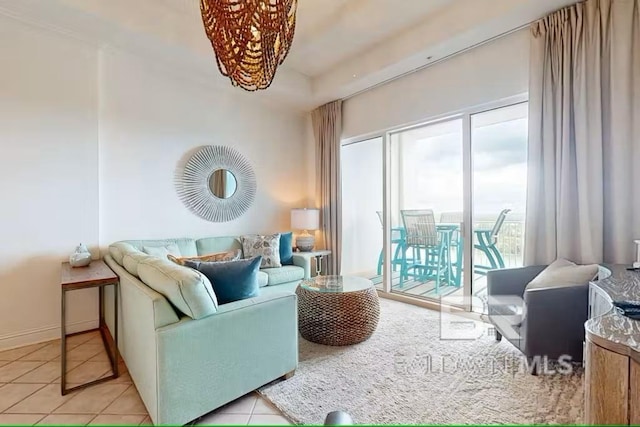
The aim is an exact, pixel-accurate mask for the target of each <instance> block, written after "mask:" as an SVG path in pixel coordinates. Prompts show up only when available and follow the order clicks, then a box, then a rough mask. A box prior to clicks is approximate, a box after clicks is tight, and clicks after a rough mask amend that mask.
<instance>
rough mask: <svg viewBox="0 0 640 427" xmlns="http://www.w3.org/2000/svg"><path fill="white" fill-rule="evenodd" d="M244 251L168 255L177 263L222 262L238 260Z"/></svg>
mask: <svg viewBox="0 0 640 427" xmlns="http://www.w3.org/2000/svg"><path fill="white" fill-rule="evenodd" d="M240 255H242V252H241V251H240V249H235V250H233V251H229V252H218V253H215V254H208V255H201V256H186V257H176V256H173V255H171V254H169V255H167V258H169V260H170V261H173V262H175V263H176V264H180V265H185V264H186V262H187V261H200V262H220V261H237V260H239V259H240Z"/></svg>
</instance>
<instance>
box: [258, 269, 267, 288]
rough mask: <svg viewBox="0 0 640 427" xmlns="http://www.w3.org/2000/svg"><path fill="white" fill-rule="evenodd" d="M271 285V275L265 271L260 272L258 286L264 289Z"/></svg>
mask: <svg viewBox="0 0 640 427" xmlns="http://www.w3.org/2000/svg"><path fill="white" fill-rule="evenodd" d="M268 284H269V275H268V274H267V273H265V272H264V271H262V270H261V271H258V286H260V287H261V288H264V287H265V286H267V285H268Z"/></svg>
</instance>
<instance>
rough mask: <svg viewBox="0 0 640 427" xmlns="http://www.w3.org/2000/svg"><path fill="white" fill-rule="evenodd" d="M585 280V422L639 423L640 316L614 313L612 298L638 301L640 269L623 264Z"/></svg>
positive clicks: (639, 299) (639, 297) (613, 299)
mask: <svg viewBox="0 0 640 427" xmlns="http://www.w3.org/2000/svg"><path fill="white" fill-rule="evenodd" d="M611 270H612V273H613V274H612V276H611V277H609V278H607V279H602V280H599V281H598V282H594V283H591V284H590V285H589V320H587V322H586V323H585V335H586V348H585V362H586V364H585V382H584V384H585V404H584V422H585V423H587V424H640V321H638V320H632V319H630V318H628V317H625V316H623V315H621V314H618V313H617V312H616V311H615V310H614V308H613V305H612V302H613V301H621V300H634V301H640V273H638V272H632V271H627V270H626V269H625V267H624V266H614V267H613V268H611Z"/></svg>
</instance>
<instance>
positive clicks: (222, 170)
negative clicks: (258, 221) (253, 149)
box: [176, 145, 256, 222]
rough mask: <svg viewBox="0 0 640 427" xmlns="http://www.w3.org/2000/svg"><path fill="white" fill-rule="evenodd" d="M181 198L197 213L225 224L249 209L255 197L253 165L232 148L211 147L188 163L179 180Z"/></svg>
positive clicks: (208, 219) (198, 152) (194, 155)
mask: <svg viewBox="0 0 640 427" xmlns="http://www.w3.org/2000/svg"><path fill="white" fill-rule="evenodd" d="M176 184H177V187H178V195H179V196H180V199H181V200H182V202H183V203H184V204H185V205H186V206H187V208H189V209H190V210H191V211H192V212H193V213H194V214H196V215H198V216H199V217H201V218H204V219H206V220H207V221H212V222H226V221H231V220H233V219H236V218H238V217H239V216H241V215H242V214H243V213H245V212H246V211H247V209H249V207H250V206H251V204H252V203H253V200H254V198H255V195H256V176H255V173H254V172H253V168H252V167H251V164H250V163H249V162H248V161H247V159H245V158H244V157H243V156H242V154H240V153H239V152H237V151H236V150H234V149H233V148H230V147H225V146H221V145H208V146H205V147H202V148H200V149H199V150H198V151H196V153H195V154H193V156H191V158H190V159H189V160H188V161H187V163H186V165H185V166H184V169H183V170H182V173H181V174H180V175H179V176H178V177H177V183H176Z"/></svg>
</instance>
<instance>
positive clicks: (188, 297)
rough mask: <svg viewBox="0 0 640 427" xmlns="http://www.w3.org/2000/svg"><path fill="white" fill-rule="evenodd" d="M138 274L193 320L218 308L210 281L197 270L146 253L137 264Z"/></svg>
mask: <svg viewBox="0 0 640 427" xmlns="http://www.w3.org/2000/svg"><path fill="white" fill-rule="evenodd" d="M138 274H139V276H140V280H142V281H143V282H144V283H145V284H146V285H147V286H149V287H150V288H151V289H153V290H155V291H157V292H159V293H161V294H162V295H164V296H165V298H167V299H168V300H169V302H171V303H172V304H173V305H174V306H175V307H176V308H177V309H178V310H180V311H181V312H182V313H184V314H186V315H187V316H189V317H191V318H192V319H201V318H203V317H206V316H209V315H211V314H213V313H215V312H216V310H217V307H218V301H217V299H216V295H215V293H214V292H213V288H212V287H211V283H210V282H209V279H207V277H206V276H205V275H203V274H202V273H200V272H199V271H196V270H193V269H191V268H187V267H182V266H180V265H177V264H175V263H173V262H171V261H169V260H168V259H166V258H156V257H153V256H149V257H148V258H147V259H146V260H144V261H141V262H140V263H139V264H138Z"/></svg>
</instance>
